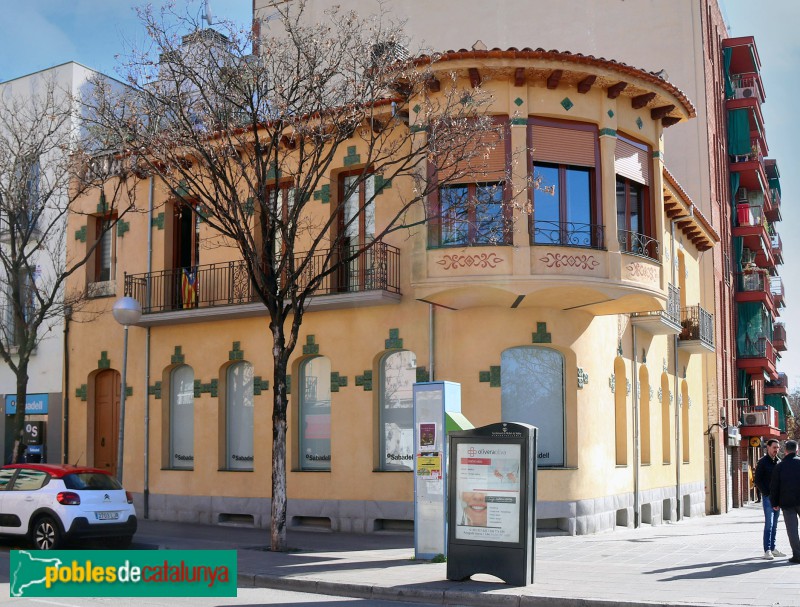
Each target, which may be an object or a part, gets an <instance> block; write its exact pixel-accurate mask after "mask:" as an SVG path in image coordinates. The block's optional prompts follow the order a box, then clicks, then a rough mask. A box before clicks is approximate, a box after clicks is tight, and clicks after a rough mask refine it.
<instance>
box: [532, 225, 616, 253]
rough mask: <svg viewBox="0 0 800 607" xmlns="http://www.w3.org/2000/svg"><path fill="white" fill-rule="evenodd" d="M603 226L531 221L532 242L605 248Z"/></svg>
mask: <svg viewBox="0 0 800 607" xmlns="http://www.w3.org/2000/svg"><path fill="white" fill-rule="evenodd" d="M604 229H605V226H602V225H597V224H594V223H575V222H573V221H539V220H534V221H533V244H536V245H561V246H563V247H584V248H588V249H605V245H604V242H603V233H604Z"/></svg>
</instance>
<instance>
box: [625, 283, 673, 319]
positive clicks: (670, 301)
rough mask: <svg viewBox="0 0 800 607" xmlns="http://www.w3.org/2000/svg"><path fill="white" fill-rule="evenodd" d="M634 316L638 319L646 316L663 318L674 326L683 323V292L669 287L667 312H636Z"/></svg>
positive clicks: (669, 285) (671, 286)
mask: <svg viewBox="0 0 800 607" xmlns="http://www.w3.org/2000/svg"><path fill="white" fill-rule="evenodd" d="M632 316H635V317H637V318H640V317H645V316H661V317H662V318H665V319H667V320H668V321H669V322H671V323H672V324H673V325H679V324H680V322H681V290H680V288H679V287H676V286H674V285H671V284H668V285H667V308H666V309H665V310H653V311H649V312H634V313H633V314H632Z"/></svg>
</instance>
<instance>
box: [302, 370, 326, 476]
mask: <svg viewBox="0 0 800 607" xmlns="http://www.w3.org/2000/svg"><path fill="white" fill-rule="evenodd" d="M299 434H300V441H299V442H300V445H299V448H300V468H301V469H302V470H330V469H331V361H330V359H329V358H327V357H325V356H315V357H314V358H309V359H308V360H306V361H303V363H302V364H301V365H300V433H299Z"/></svg>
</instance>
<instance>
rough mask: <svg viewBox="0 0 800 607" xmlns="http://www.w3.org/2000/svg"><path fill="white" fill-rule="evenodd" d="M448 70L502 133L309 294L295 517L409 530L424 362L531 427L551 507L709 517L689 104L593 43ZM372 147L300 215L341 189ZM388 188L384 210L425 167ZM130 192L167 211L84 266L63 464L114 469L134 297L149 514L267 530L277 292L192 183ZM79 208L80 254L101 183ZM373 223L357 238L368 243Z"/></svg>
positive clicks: (650, 516)
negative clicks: (685, 176) (682, 160)
mask: <svg viewBox="0 0 800 607" xmlns="http://www.w3.org/2000/svg"><path fill="white" fill-rule="evenodd" d="M436 69H438V70H441V71H442V74H447V73H450V72H455V73H456V74H457V75H458V78H459V79H460V81H461V82H462V83H463V85H464V86H475V85H477V84H478V83H479V82H480V83H482V86H483V87H484V88H486V89H488V90H489V91H490V92H491V93H492V95H493V102H492V105H491V107H490V109H489V112H490V113H491V114H492V115H493V116H494V117H495V118H496V120H497V122H498V123H499V124H500V125H501V130H502V132H503V133H504V137H503V140H502V143H501V144H500V145H497V146H496V147H494V148H493V149H492V151H491V153H489V154H488V157H487V158H486V167H485V170H483V171H481V173H480V175H477V174H476V175H474V176H467V177H465V179H464V180H463V182H460V183H458V184H451V185H448V187H447V188H440V189H439V190H438V192H437V193H436V195H434V196H433V197H432V198H431V199H430V200H428V204H429V205H431V207H432V208H434V209H436V210H437V211H438V212H439V214H441V216H442V219H441V220H440V221H437V222H435V223H433V224H429V225H427V226H424V227H422V228H419V229H417V230H416V231H413V232H411V233H398V234H394V235H392V236H390V237H389V238H387V239H386V242H382V243H379V244H378V245H376V247H375V253H374V254H368V255H365V256H363V258H362V259H360V260H359V261H358V263H356V264H353V265H352V266H351V267H349V268H348V269H347V271H346V272H344V274H346V276H343V277H340V278H339V280H340V282H339V284H338V287H337V288H334V287H331V288H327V287H326V288H325V289H324V290H322V291H321V292H320V294H319V296H318V297H316V298H315V299H314V301H313V302H312V305H311V308H310V309H309V310H308V312H307V313H306V315H305V318H304V323H303V326H302V329H301V343H302V345H301V346H298V349H297V351H295V353H294V358H293V362H292V365H291V382H290V390H291V394H290V411H289V419H288V423H289V433H288V451H287V453H288V463H289V466H288V467H289V472H288V497H289V505H288V508H289V511H288V522H289V524H290V525H292V526H300V527H302V526H323V527H327V528H330V529H333V530H341V531H357V532H371V531H375V530H379V529H403V528H410V527H411V525H412V524H413V485H412V473H411V471H410V460H409V456H410V455H411V454H412V445H411V440H410V439H409V435H410V433H411V430H412V420H411V408H410V407H411V385H412V383H413V382H414V381H427V380H431V379H436V380H445V379H446V380H449V381H455V382H458V383H460V384H461V388H462V412H463V413H464V415H465V416H466V417H467V418H468V419H469V420H470V421H471V422H472V423H474V424H475V425H476V426H480V425H484V424H489V423H493V422H498V421H522V422H527V423H531V424H533V425H536V426H538V427H539V428H540V437H541V440H540V447H539V454H538V463H539V470H540V472H539V485H538V499H539V510H538V516H539V519H540V520H539V525H540V526H542V527H550V528H558V529H562V530H565V531H567V532H569V533H581V534H583V533H593V532H596V531H601V530H606V529H612V528H614V527H615V526H633V525H634V524H635V523H636V522H637V521H638V522H640V523H653V524H655V523H659V522H661V521H664V520H675V519H677V518H678V517H679V516H687V515H689V516H694V515H701V514H703V513H704V511H705V492H704V464H703V461H704V458H703V452H704V444H705V438H704V436H703V432H704V430H705V429H706V424H705V420H704V411H703V402H704V389H705V388H704V385H703V380H702V377H703V375H702V361H703V358H704V357H705V356H710V355H712V354H711V353H712V352H713V349H714V343H713V342H714V332H713V316H712V315H711V314H709V313H708V312H707V311H706V310H705V309H703V307H702V306H701V305H700V293H701V284H702V282H701V262H702V259H703V257H704V256H705V255H708V254H710V249H711V248H712V247H713V245H714V243H715V242H716V241H717V240H718V238H717V235H716V233H715V231H714V230H713V229H712V228H711V226H710V224H709V222H708V221H707V220H706V219H705V217H704V215H703V214H702V213H701V212H700V210H699V209H698V208H697V207H696V206H695V205H694V203H693V202H692V200H691V199H690V197H689V196H688V195H687V194H686V192H685V191H684V190H683V188H682V187H681V185H680V183H679V182H678V180H677V179H676V178H675V177H673V176H672V175H671V174H670V172H669V171H668V170H667V168H666V167H665V166H664V143H663V141H664V138H663V133H664V129H665V128H667V127H668V126H670V125H673V124H676V123H678V122H682V121H685V120H688V119H690V118H693V117H694V115H695V109H694V107H693V106H692V104H691V102H690V101H689V99H688V98H687V97H686V95H685V94H684V93H682V92H681V91H680V90H679V89H678V88H676V87H675V86H673V85H671V84H670V83H669V82H667V81H666V80H664V79H663V78H661V77H659V76H657V75H656V74H653V73H650V72H647V71H643V70H640V69H637V68H634V67H631V66H628V65H625V64H622V63H618V62H615V61H610V60H606V59H601V58H596V57H592V56H581V55H573V54H570V53H561V52H556V51H549V52H545V51H541V50H540V51H531V50H522V51H519V50H515V49H509V50H497V49H495V50H491V51H485V50H472V51H460V52H449V53H446V54H445V55H444V56H443V57H442V61H441V62H440V63H439V64H438V67H437V68H436ZM443 77H444V76H443ZM410 107H412V108H413V103H411V104H410ZM409 123H410V124H409V128H410V129H414V128H415V126H418V125H415V116H414V112H413V111H411V112H410V116H409ZM359 145H360V144H359V142H358V141H357V140H355V139H354V140H353V143H352V145H351V146H348V147H347V149H346V154H345V150H343V151H342V154H341V156H342V157H341V158H339V159H338V160H339V162H338V166H336V168H334V169H333V170H332V171H331V174H330V182H329V184H328V185H327V187H323V188H322V189H321V190H320V191H319V195H318V196H317V195H315V196H314V205H313V206H311V207H310V208H309V209H310V210H309V212H312V213H317V214H319V216H321V217H322V216H324V217H328V216H330V214H331V213H335V212H339V209H342V208H343V206H345V205H344V204H342V203H344V202H346V201H343V200H341V195H340V192H341V189H342V184H343V183H344V181H345V180H346V179H347V178H348V173H351V172H352V171H353V170H358V169H362V168H363V166H361V164H360V163H361V160H360V152H359ZM430 175H431V178H435V170H433V168H431V172H430ZM509 175H510V178H509V177H508V176H509ZM531 177H541V183H540V185H539V187H530V184H531ZM281 185H282V184H281V183H280V182H279V181H276V182H275V187H281ZM492 185H496V186H498V187H487V186H492ZM381 186H382V187H381V188H380V189H381V193H380V194H379V195H378V196H377V197H376V199H375V200H376V202H375V205H374V224H375V225H380V223H381V222H382V221H386V218H387V217H390V216H391V215H392V212H393V209H394V208H396V205H397V204H398V203H397V200H398V199H397V197H398V196H399V193H401V192H402V191H403V188H409V187H411V184H410V183H400V182H392V183H390V184H381ZM365 187H369V186H365ZM376 187H379V186H377V185H376ZM454 195H455V196H457V197H460V196H462V195H466V196H467V197H468V198H469V199H470V201H471V206H470V211H469V213H470V217H469V222H463V223H462V221H461V218H460V217H458V216H452V215H450V214H448V208H449V207H448V201H449V200H450V199H451V196H454ZM137 200H139V201H141V202H142V206H145V205H147V206H150V207H151V208H152V209H153V210H152V211H151V212H150V213H148V214H146V215H145V214H142V215H133V216H130V217H127V218H125V219H124V220H123V221H122V222H120V223H119V224H118V226H117V229H116V230H115V232H114V233H113V235H112V238H111V242H110V244H109V246H110V247H111V250H112V256H111V261H110V262H109V263H110V267H109V268H108V269H107V270H108V271H105V269H103V272H100V270H99V269H98V268H99V266H98V265H97V264H95V265H93V264H92V263H90V264H89V265H88V266H87V270H86V275H85V276H81V277H76V278H75V280H76V281H77V282H76V283H75V284H74V285H73V286H84V287H85V286H86V285H83V284H81V283H82V282H83V281H85V282H86V283H87V284H88V285H89V286H90V290H91V291H92V292H93V293H95V294H97V297H96V298H95V299H94V300H93V301H92V303H91V306H90V307H91V308H93V311H94V312H95V313H96V314H97V316H96V318H95V320H94V321H93V322H91V323H83V324H81V323H75V325H74V326H73V328H72V330H73V331H74V339H73V340H71V342H70V357H71V361H72V362H71V366H70V385H72V386H77V388H76V389H75V392H74V394H75V398H74V399H73V407H72V409H71V412H70V416H71V418H70V426H69V446H70V453H69V459H70V461H77V462H80V463H89V464H93V465H96V466H99V467H108V468H109V469H112V470H113V468H114V466H115V463H114V462H115V461H116V452H115V448H116V447H115V441H111V440H109V437H115V436H116V434H115V432H116V431H117V430H118V429H117V428H116V427H115V421H114V420H115V414H114V411H115V407H118V406H119V405H118V401H119V395H120V391H121V386H120V378H119V376H120V374H119V371H120V370H121V362H122V330H121V328H120V327H119V326H118V325H116V323H115V322H114V320H113V318H112V317H111V314H110V313H109V312H110V309H111V306H112V304H113V302H114V298H115V297H118V296H121V295H122V294H123V292H125V293H127V294H132V295H133V296H135V297H137V298H139V299H140V301H141V303H142V307H143V310H144V315H143V317H142V320H141V322H140V323H139V326H138V327H132V328H131V329H130V336H129V359H128V369H127V373H128V378H129V379H128V382H127V383H128V385H127V386H126V393H127V395H128V400H127V402H128V406H127V409H126V422H125V429H126V439H125V453H124V461H125V468H124V469H125V479H124V482H125V485H126V488H128V489H129V490H132V491H135V492H137V493H138V497H137V499H139V500H142V499H143V497H144V494H145V491H146V492H147V498H148V499H147V509H148V515H149V516H150V517H151V518H156V519H162V520H182V521H198V522H206V523H209V522H210V523H225V522H237V523H250V524H253V525H255V526H267V525H268V524H269V491H270V479H269V474H270V460H271V451H270V449H271V444H270V443H271V441H270V437H271V414H272V398H271V394H270V393H269V390H270V385H269V383H270V382H269V381H268V378H270V376H271V373H272V361H271V341H270V339H271V338H270V336H269V333H268V331H267V323H266V322H265V319H266V311H265V309H264V308H263V306H262V305H261V304H260V303H258V302H256V301H255V300H254V299H253V297H252V294H251V293H250V292H249V286H248V281H247V278H246V275H244V274H242V273H241V262H240V260H239V259H238V257H237V252H236V250H234V249H225V248H221V247H219V246H215V247H210V246H206V245H207V244H208V243H209V242H211V239H213V237H214V234H213V233H212V232H211V230H210V228H209V226H208V225H207V224H205V223H203V221H202V216H201V215H200V214H198V213H197V212H196V209H195V207H194V206H193V205H192V200H191V195H190V193H188V192H186V193H185V196H181V197H172V196H170V195H169V194H168V193H167V192H166V190H165V189H164V188H162V187H161V186H160V184H159V183H157V182H156V183H153V184H152V186H151V185H150V184H147V183H143V184H141V186H140V187H139V191H138V192H137ZM520 201H523V203H520ZM84 202H85V205H86V206H85V211H86V212H87V213H88V215H74V216H73V217H71V220H70V222H71V223H70V234H74V238H70V247H72V248H74V250H75V251H76V252H80V251H81V250H82V248H83V247H87V246H89V245H90V244H91V243H92V237H91V234H93V233H95V232H94V228H95V227H96V225H97V223H98V222H101V221H103V220H104V219H105V218H106V215H107V209H106V208H105V207H104V203H103V199H102V197H101V195H100V193H99V192H98V193H97V195H96V196H94V197H89V198H87V199H86V200H85V201H84ZM419 213H420V217H422V211H421V210H420V211H419ZM372 221H373V220H372V219H370V218H365V221H363V222H360V225H359V233H358V234H353V237H357V238H359V239H368V238H370V232H371V230H372V229H373V227H372V226H371V222H372ZM487 233H492V234H495V235H496V234H500V235H501V236H500V238H499V239H498V238H496V237H493V238H491V239H487V238H486V236H485V234H487ZM148 251H150V252H149V253H147V252H148ZM98 263H99V262H98ZM183 269H190V270H191V271H192V272H194V273H195V275H196V276H197V277H198V278H197V281H198V284H197V286H196V301H195V306H194V307H190V308H185V307H184V306H183V305H182V302H181V299H180V297H175V296H174V291H175V290H177V286H176V284H177V283H175V282H174V281H175V277H176V276H180V275H181V272H182V271H183ZM170 284H171V285H173V286H172V287H170V286H169V285H170ZM143 285H145V286H147V285H149V288H142V286H143ZM145 483H146V484H145ZM142 505H143V504H142V503H141V501H140V503H139V504H138V507H140V508H141V507H142Z"/></svg>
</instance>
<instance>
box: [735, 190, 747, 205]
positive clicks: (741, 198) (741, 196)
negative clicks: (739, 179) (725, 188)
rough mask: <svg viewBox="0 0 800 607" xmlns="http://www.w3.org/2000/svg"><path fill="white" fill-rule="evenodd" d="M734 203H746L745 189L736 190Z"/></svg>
mask: <svg viewBox="0 0 800 607" xmlns="http://www.w3.org/2000/svg"><path fill="white" fill-rule="evenodd" d="M736 202H737V203H739V202H748V198H747V188H739V189H738V190H736Z"/></svg>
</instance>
